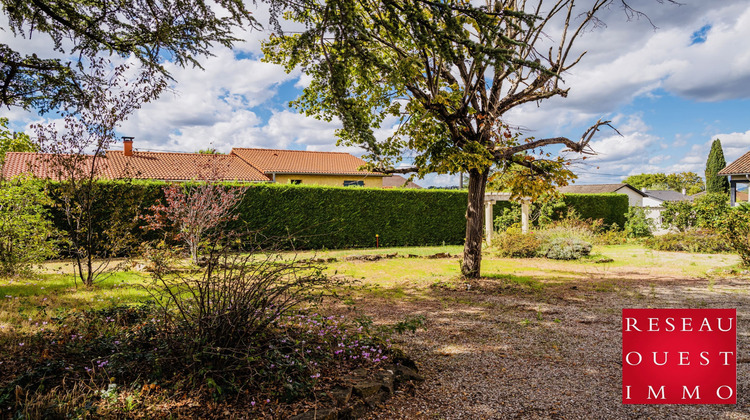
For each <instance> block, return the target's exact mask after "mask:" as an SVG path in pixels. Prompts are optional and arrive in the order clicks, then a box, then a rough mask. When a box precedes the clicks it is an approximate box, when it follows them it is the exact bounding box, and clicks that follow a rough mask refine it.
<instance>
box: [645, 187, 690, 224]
mask: <svg viewBox="0 0 750 420" xmlns="http://www.w3.org/2000/svg"><path fill="white" fill-rule="evenodd" d="M641 191H642V192H643V193H644V194H646V197H643V207H644V210H645V211H646V216H647V217H648V218H649V219H651V220H653V221H654V224H655V225H656V230H655V231H654V233H663V232H666V230H665V229H663V228H662V227H661V224H662V218H661V212H662V211H663V210H664V203H665V202H668V201H693V199H692V197H691V196H689V195H686V194H685V190H683V192H681V193H680V192H677V191H672V190H647V189H646V188H644V189H642V190H641Z"/></svg>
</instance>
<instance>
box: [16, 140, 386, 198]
mask: <svg viewBox="0 0 750 420" xmlns="http://www.w3.org/2000/svg"><path fill="white" fill-rule="evenodd" d="M105 156H106V159H97V168H96V172H97V176H99V177H101V178H104V179H123V178H132V179H158V180H163V181H174V182H180V181H189V180H195V179H213V180H220V181H239V182H277V183H285V184H318V185H335V186H367V187H376V188H380V187H382V186H383V181H382V180H383V178H384V177H385V176H386V175H385V174H382V173H377V172H369V171H361V170H359V168H360V167H361V166H364V165H365V164H366V162H365V161H363V160H362V159H359V158H357V157H355V156H352V155H350V154H348V153H340V152H307V151H297V150H276V149H246V148H235V149H232V151H231V152H230V153H229V154H227V155H217V154H200V153H173V152H142V151H136V150H133V141H132V140H131V139H126V140H125V141H124V142H123V149H122V150H108V151H107V152H106V153H105ZM54 158H55V156H54V155H51V154H44V153H20V152H11V153H7V154H6V159H5V165H4V166H3V168H2V174H3V177H4V178H11V177H13V176H16V175H20V174H23V173H31V174H33V175H34V176H36V177H38V178H48V179H58V178H59V175H58V174H56V173H55V172H56V170H55V165H54ZM91 158H92V157H90V156H87V157H84V158H83V159H84V161H85V160H87V159H91Z"/></svg>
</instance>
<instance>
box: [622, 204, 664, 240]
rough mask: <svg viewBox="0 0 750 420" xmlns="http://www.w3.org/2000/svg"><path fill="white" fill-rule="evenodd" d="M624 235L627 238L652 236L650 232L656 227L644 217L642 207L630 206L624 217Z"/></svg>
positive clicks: (644, 213) (650, 220) (646, 216)
mask: <svg viewBox="0 0 750 420" xmlns="http://www.w3.org/2000/svg"><path fill="white" fill-rule="evenodd" d="M625 217H626V219H627V220H626V221H625V227H624V230H625V235H627V236H628V237H629V238H646V237H649V236H653V233H652V231H653V230H654V228H655V227H656V226H655V225H654V221H653V220H652V219H650V218H649V217H648V215H646V209H645V208H643V207H635V206H631V207H630V208H629V209H628V214H627V215H626V216H625Z"/></svg>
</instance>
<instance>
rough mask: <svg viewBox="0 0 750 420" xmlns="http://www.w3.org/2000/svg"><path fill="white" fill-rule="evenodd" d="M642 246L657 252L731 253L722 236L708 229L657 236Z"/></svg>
mask: <svg viewBox="0 0 750 420" xmlns="http://www.w3.org/2000/svg"><path fill="white" fill-rule="evenodd" d="M643 244H644V245H645V246H646V247H648V248H651V249H655V250H657V251H686V252H703V253H710V254H712V253H717V252H729V251H732V248H731V247H730V245H729V244H728V243H727V241H726V239H725V238H724V237H722V235H720V234H719V233H718V232H716V231H714V230H709V229H703V230H690V231H687V232H679V233H667V234H664V235H658V236H654V237H652V238H646V239H645V240H644V241H643Z"/></svg>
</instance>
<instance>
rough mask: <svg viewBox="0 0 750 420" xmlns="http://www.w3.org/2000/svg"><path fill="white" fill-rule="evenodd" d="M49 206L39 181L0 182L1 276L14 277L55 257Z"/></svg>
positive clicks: (53, 233)
mask: <svg viewBox="0 0 750 420" xmlns="http://www.w3.org/2000/svg"><path fill="white" fill-rule="evenodd" d="M50 204H51V200H50V199H49V197H48V196H47V194H46V193H45V192H44V188H43V184H42V183H41V182H40V181H37V180H34V179H31V178H27V177H16V178H13V179H11V180H7V181H0V274H17V273H19V272H22V271H24V270H26V269H28V268H29V267H30V266H31V265H32V264H35V263H39V262H42V261H44V260H45V259H46V258H49V257H51V256H54V255H55V254H56V246H55V241H54V238H55V236H56V235H55V229H54V227H53V226H52V222H51V221H50V220H49V217H48V216H49V214H48V211H47V207H48V206H49V205H50Z"/></svg>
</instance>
